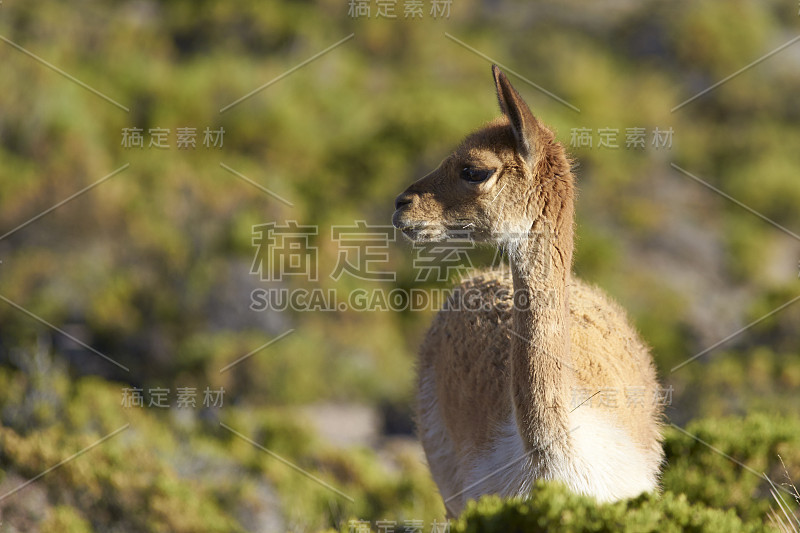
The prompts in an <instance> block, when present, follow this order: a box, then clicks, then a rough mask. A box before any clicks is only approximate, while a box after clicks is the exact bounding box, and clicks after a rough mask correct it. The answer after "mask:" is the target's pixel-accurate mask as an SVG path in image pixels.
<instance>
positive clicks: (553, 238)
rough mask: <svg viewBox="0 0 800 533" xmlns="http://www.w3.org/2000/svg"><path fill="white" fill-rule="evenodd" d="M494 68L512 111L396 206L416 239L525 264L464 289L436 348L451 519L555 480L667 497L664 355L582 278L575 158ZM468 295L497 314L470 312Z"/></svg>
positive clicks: (429, 397) (441, 324)
mask: <svg viewBox="0 0 800 533" xmlns="http://www.w3.org/2000/svg"><path fill="white" fill-rule="evenodd" d="M492 72H493V74H494V81H495V86H496V89H497V98H498V100H499V102H500V109H501V111H502V116H501V117H499V118H497V119H495V120H494V121H492V122H490V123H489V124H487V125H486V126H484V127H483V128H481V129H479V130H477V131H475V132H474V133H472V134H470V135H469V136H468V137H467V138H466V139H465V140H464V141H463V142H462V143H461V145H460V146H459V147H458V148H456V150H455V151H454V152H453V153H452V154H450V155H449V156H448V157H447V158H446V159H445V160H444V161H443V162H442V163H441V165H439V167H438V168H436V169H435V170H434V171H433V172H431V173H430V174H428V175H427V176H425V177H423V178H421V179H420V180H418V181H416V182H415V183H413V184H412V185H411V186H410V187H408V189H406V190H405V191H404V192H403V193H402V194H400V196H398V197H397V199H396V202H395V207H396V211H395V213H394V217H393V223H394V225H395V227H397V228H398V229H400V230H402V231H403V233H404V234H405V235H406V236H407V237H408V238H410V239H411V240H413V241H417V242H431V241H444V240H447V239H448V238H449V237H450V236H452V235H453V233H454V232H461V233H464V232H469V234H470V235H471V236H472V238H473V239H474V240H475V241H479V242H486V243H490V244H494V245H496V246H499V247H502V249H503V250H505V251H506V253H507V255H508V258H509V263H510V267H509V268H506V269H498V270H490V271H487V272H484V273H482V274H479V275H477V276H475V277H473V278H471V279H468V280H466V281H463V282H462V283H461V285H460V287H459V289H462V291H459V290H455V291H454V296H453V297H452V298H453V301H451V302H450V303H451V304H453V305H449V306H446V307H444V308H443V309H442V310H441V311H439V313H438V314H437V315H436V317H435V319H434V321H433V324H432V325H431V327H430V330H429V331H428V333H427V336H426V337H425V340H424V341H423V343H422V347H421V349H420V354H419V361H418V372H419V380H418V392H417V394H418V397H417V400H418V406H417V425H418V431H419V437H420V439H421V441H422V445H423V447H424V449H425V454H426V455H427V458H428V463H429V465H430V469H431V472H432V474H433V478H434V480H435V481H436V484H437V485H438V487H439V491H440V492H441V495H442V497H443V499H444V501H445V507H446V508H447V511H448V514H449V515H450V516H456V515H458V514H460V512H461V511H462V510H463V508H464V506H465V504H466V502H467V500H469V499H476V498H478V497H480V496H481V495H483V494H490V493H491V494H499V495H501V496H506V497H512V496H524V495H526V494H528V493H529V491H530V489H531V486H532V484H533V483H534V481H535V480H537V479H539V478H543V479H549V480H558V481H560V482H562V483H564V484H565V485H566V486H567V487H569V488H570V489H571V490H573V491H575V492H577V493H582V494H587V495H591V496H594V497H595V498H596V499H597V500H599V501H612V500H617V499H622V498H629V497H633V496H636V495H638V494H640V493H641V492H644V491H652V490H654V489H656V488H657V486H658V479H659V470H660V466H661V463H662V460H663V450H662V447H661V432H660V425H661V421H660V420H661V416H662V408H661V406H660V405H659V402H657V401H655V394H656V391H657V390H658V382H657V379H656V373H655V370H654V366H653V361H652V357H651V355H650V353H649V349H648V348H647V346H646V345H645V344H644V343H643V342H642V340H641V339H640V337H639V335H638V334H637V332H636V331H635V329H634V328H633V327H632V326H631V324H630V322H629V320H628V318H627V317H626V315H625V312H624V311H623V310H622V308H620V307H619V306H618V305H617V304H616V303H614V302H613V301H611V300H610V299H609V297H608V296H606V295H605V294H604V293H603V292H602V291H601V290H600V289H598V288H596V287H593V286H591V285H588V284H586V283H585V282H583V281H581V280H579V279H578V278H576V277H575V276H573V275H572V252H573V232H574V224H575V222H574V198H575V180H574V177H573V174H572V171H571V163H570V161H569V159H568V157H567V155H566V153H565V150H564V147H563V146H562V145H561V144H560V143H559V142H558V141H556V140H555V135H554V134H553V132H552V131H551V130H550V129H549V128H548V127H547V126H545V125H544V124H542V123H541V122H540V121H539V120H537V119H536V118H535V117H534V116H533V114H532V113H531V110H530V109H529V108H528V105H527V104H526V103H525V102H524V101H523V100H522V98H521V97H520V95H519V93H517V91H516V90H515V89H514V88H513V87H512V85H511V83H510V82H509V81H508V78H506V76H505V75H504V74H503V73H502V72H501V71H500V70H499V69H498V68H497V67H496V66H493V67H492ZM509 270H510V272H509ZM460 293H461V294H466V293H470V294H473V295H474V294H476V293H477V294H479V295H480V296H481V300H482V302H481V303H482V304H483V305H474V302H473V303H472V305H455V304H457V303H459V302H456V301H455V300H457V299H458V298H459V296H458V295H459V294H460ZM462 303H463V302H462Z"/></svg>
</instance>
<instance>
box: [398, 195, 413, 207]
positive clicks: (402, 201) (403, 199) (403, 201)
mask: <svg viewBox="0 0 800 533" xmlns="http://www.w3.org/2000/svg"><path fill="white" fill-rule="evenodd" d="M413 199H414V195H413V194H410V193H407V192H404V193H403V194H401V195H400V196H398V197H397V198H395V200H394V208H395V209H400V208H401V207H403V206H404V205H408V204H410V203H411V201H412V200H413Z"/></svg>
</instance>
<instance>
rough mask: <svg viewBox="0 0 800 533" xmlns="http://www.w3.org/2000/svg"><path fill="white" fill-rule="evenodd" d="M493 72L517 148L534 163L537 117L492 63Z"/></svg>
mask: <svg viewBox="0 0 800 533" xmlns="http://www.w3.org/2000/svg"><path fill="white" fill-rule="evenodd" d="M492 74H493V75H494V84H495V87H496V88H497V101H498V102H500V110H501V111H502V112H503V114H504V115H505V116H507V117H508V120H509V122H511V129H512V130H513V131H514V138H515V139H516V140H517V150H518V151H519V153H520V155H522V157H523V158H525V160H526V161H527V162H528V164H532V163H533V161H534V159H535V154H536V137H537V135H536V134H537V130H538V127H539V124H538V122H537V121H536V117H534V116H533V113H531V110H530V108H529V107H528V104H526V103H525V100H523V99H522V97H521V96H520V95H519V93H518V92H517V91H516V89H514V87H513V86H512V85H511V82H510V81H508V78H507V77H506V75H505V74H503V73H502V72H500V69H499V68H497V65H492Z"/></svg>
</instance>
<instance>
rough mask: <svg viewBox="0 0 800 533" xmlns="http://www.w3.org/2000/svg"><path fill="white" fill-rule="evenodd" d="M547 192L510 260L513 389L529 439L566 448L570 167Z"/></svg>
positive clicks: (544, 447) (538, 445) (532, 444)
mask: <svg viewBox="0 0 800 533" xmlns="http://www.w3.org/2000/svg"><path fill="white" fill-rule="evenodd" d="M542 193H543V203H542V212H541V213H540V216H539V217H538V218H537V222H535V223H534V224H533V226H532V227H531V231H530V232H529V233H528V235H527V236H524V237H522V238H520V239H519V240H518V241H517V242H516V243H515V245H516V246H515V248H516V249H515V252H514V253H513V254H512V260H511V269H512V276H513V282H514V294H515V305H514V319H513V327H514V335H513V338H512V344H511V346H512V364H511V379H512V396H513V399H514V411H515V416H516V420H517V425H518V428H519V431H520V435H521V436H522V438H523V440H524V441H525V443H526V445H527V447H528V448H529V449H539V450H541V451H543V452H547V451H548V450H562V451H566V450H567V449H568V448H569V443H570V438H569V433H570V429H571V428H570V427H568V424H569V422H568V415H569V407H568V406H569V388H570V384H571V377H572V376H571V369H572V366H571V356H570V338H569V291H568V287H569V280H570V272H571V268H572V249H573V221H574V214H573V211H574V208H573V200H572V176H571V175H569V174H567V175H566V176H565V177H564V178H563V181H559V182H556V183H554V185H553V187H552V189H550V188H548V190H547V191H543V192H542ZM525 300H527V301H525Z"/></svg>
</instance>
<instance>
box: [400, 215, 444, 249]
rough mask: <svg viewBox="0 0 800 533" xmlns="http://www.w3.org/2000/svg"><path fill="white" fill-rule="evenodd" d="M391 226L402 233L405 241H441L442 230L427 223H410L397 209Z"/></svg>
mask: <svg viewBox="0 0 800 533" xmlns="http://www.w3.org/2000/svg"><path fill="white" fill-rule="evenodd" d="M392 225H394V227H395V228H397V229H399V230H400V231H402V232H403V235H405V236H406V238H407V239H409V240H411V241H414V242H432V241H439V240H442V238H443V237H444V233H445V232H444V230H442V229H441V228H439V227H437V226H435V225H433V224H430V223H429V222H427V221H410V220H407V219H405V218H404V217H403V212H402V210H401V209H398V210H397V211H395V212H394V215H393V216H392Z"/></svg>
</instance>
